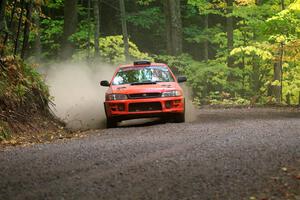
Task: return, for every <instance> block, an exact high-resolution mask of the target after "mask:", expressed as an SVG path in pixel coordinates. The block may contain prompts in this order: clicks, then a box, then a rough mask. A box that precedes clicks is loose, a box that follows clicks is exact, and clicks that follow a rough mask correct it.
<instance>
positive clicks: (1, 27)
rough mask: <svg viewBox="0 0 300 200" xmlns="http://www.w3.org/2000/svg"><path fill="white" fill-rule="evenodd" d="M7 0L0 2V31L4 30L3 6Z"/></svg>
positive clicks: (5, 29)
mask: <svg viewBox="0 0 300 200" xmlns="http://www.w3.org/2000/svg"><path fill="white" fill-rule="evenodd" d="M6 2H7V0H2V1H1V3H0V32H6V31H7V26H6V20H5V8H6Z"/></svg>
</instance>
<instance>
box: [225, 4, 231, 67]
mask: <svg viewBox="0 0 300 200" xmlns="http://www.w3.org/2000/svg"><path fill="white" fill-rule="evenodd" d="M232 9H233V0H227V15H228V16H227V17H226V29H227V53H228V55H227V66H228V67H233V58H232V57H231V56H230V52H231V50H232V49H233V17H232V16H231V14H232Z"/></svg>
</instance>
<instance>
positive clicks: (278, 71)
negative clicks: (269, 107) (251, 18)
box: [273, 0, 284, 104]
mask: <svg viewBox="0 0 300 200" xmlns="http://www.w3.org/2000/svg"><path fill="white" fill-rule="evenodd" d="M280 2H281V9H282V10H284V0H281V1H280ZM283 48H284V47H283V44H282V43H281V44H280V45H279V50H278V51H279V52H278V54H279V56H278V61H277V62H275V64H274V81H279V82H280V85H274V86H273V93H274V96H275V99H276V103H278V104H279V103H281V101H282V61H283V51H284V50H283Z"/></svg>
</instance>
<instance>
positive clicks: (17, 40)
mask: <svg viewBox="0 0 300 200" xmlns="http://www.w3.org/2000/svg"><path fill="white" fill-rule="evenodd" d="M24 4H25V1H24V0H21V13H20V16H19V22H18V29H17V35H16V38H15V48H14V56H15V55H17V52H18V45H19V35H20V31H21V27H22V17H23V13H24Z"/></svg>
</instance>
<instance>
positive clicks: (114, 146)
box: [0, 108, 300, 200]
mask: <svg viewBox="0 0 300 200" xmlns="http://www.w3.org/2000/svg"><path fill="white" fill-rule="evenodd" d="M90 133H91V134H90V135H89V136H87V137H85V138H81V139H71V140H59V141H56V142H54V143H51V144H37V145H34V146H28V147H10V148H6V149H4V150H1V151H0V199H3V200H6V199H233V200H234V199H249V198H252V199H254V197H256V198H257V199H259V198H260V199H262V198H265V199H286V198H287V199H288V198H290V199H297V198H299V197H300V183H299V182H300V181H299V180H296V179H295V181H294V182H291V183H289V182H287V183H286V184H289V186H290V193H291V194H292V196H289V197H287V196H284V194H282V192H280V191H279V190H277V188H276V187H277V186H276V184H274V187H273V186H272V184H270V183H271V182H270V181H272V180H273V179H276V180H277V183H278V180H279V179H281V176H284V173H286V174H288V172H289V170H290V168H291V167H296V168H297V167H298V169H299V171H300V166H299V163H300V162H299V161H300V112H299V110H294V111H293V110H292V109H288V110H287V109H272V108H264V109H262V108H255V109H202V110H199V112H198V113H197V120H196V121H195V122H192V123H183V124H174V123H167V124H160V123H157V124H154V125H153V124H151V125H145V126H136V127H121V128H116V129H108V130H96V131H90ZM297 163H298V164H297ZM282 174H283V175H282ZM298 189H299V190H298ZM264 196H266V197H264Z"/></svg>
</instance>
